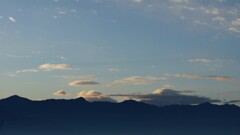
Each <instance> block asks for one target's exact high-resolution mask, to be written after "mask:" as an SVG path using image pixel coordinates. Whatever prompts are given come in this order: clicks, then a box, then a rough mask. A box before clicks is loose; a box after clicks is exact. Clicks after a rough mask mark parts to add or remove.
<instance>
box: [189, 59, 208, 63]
mask: <svg viewBox="0 0 240 135" xmlns="http://www.w3.org/2000/svg"><path fill="white" fill-rule="evenodd" d="M188 61H189V62H203V63H210V62H212V61H211V60H209V59H206V58H197V59H189V60H188Z"/></svg>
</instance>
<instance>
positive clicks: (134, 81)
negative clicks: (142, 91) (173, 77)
mask: <svg viewBox="0 0 240 135" xmlns="http://www.w3.org/2000/svg"><path fill="white" fill-rule="evenodd" d="M160 80H166V78H159V77H153V76H146V77H144V76H130V77H126V78H123V79H120V80H116V81H114V82H113V83H111V84H109V85H108V86H109V87H120V86H124V85H142V84H149V83H153V82H156V81H160Z"/></svg>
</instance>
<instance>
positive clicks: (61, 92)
mask: <svg viewBox="0 0 240 135" xmlns="http://www.w3.org/2000/svg"><path fill="white" fill-rule="evenodd" d="M53 94H54V95H55V96H68V94H67V93H66V92H65V91H64V90H59V91H57V92H55V93H53Z"/></svg>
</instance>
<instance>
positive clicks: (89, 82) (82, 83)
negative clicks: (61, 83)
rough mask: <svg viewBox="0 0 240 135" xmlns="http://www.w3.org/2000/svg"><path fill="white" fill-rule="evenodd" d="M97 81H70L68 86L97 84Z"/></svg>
mask: <svg viewBox="0 0 240 135" xmlns="http://www.w3.org/2000/svg"><path fill="white" fill-rule="evenodd" d="M98 84H99V83H98V82H94V81H73V82H70V83H69V85H70V86H91V85H98Z"/></svg>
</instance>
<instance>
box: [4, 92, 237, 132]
mask: <svg viewBox="0 0 240 135" xmlns="http://www.w3.org/2000/svg"><path fill="white" fill-rule="evenodd" d="M239 126H240V107H238V106H235V105H229V104H226V105H214V104H211V103H203V104H200V105H169V106H163V107H157V106H153V105H148V104H145V103H142V102H137V101H134V100H127V101H124V102H121V103H112V102H88V101H86V100H85V99H84V98H77V99H70V100H65V99H48V100H42V101H32V100H29V99H27V98H23V97H19V96H16V95H15V96H11V97H9V98H6V99H2V100H0V134H1V135H43V134H44V135H239V133H240V128H239Z"/></svg>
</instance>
